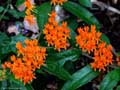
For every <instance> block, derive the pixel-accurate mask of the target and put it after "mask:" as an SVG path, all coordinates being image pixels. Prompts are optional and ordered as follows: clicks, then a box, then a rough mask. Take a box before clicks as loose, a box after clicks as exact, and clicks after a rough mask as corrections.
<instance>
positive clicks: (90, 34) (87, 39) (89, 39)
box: [76, 25, 101, 53]
mask: <svg viewBox="0 0 120 90" xmlns="http://www.w3.org/2000/svg"><path fill="white" fill-rule="evenodd" d="M78 34H79V35H77V36H76V43H77V45H79V46H80V48H82V51H84V52H88V53H90V52H91V51H94V50H95V49H96V45H97V44H98V42H99V40H100V36H101V33H100V32H96V28H95V26H94V25H91V28H90V31H89V27H88V26H85V27H84V28H78Z"/></svg>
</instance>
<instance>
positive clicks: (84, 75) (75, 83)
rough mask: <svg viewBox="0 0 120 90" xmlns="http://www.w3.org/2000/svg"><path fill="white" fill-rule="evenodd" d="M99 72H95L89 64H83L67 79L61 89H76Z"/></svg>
mask: <svg viewBox="0 0 120 90" xmlns="http://www.w3.org/2000/svg"><path fill="white" fill-rule="evenodd" d="M98 74H99V72H95V71H93V70H92V69H91V67H90V66H89V65H87V66H85V67H84V68H82V69H81V70H78V71H77V72H75V73H74V74H73V75H72V79H71V80H68V81H67V82H66V83H65V84H64V86H63V87H62V89H61V90H76V89H77V88H79V87H81V86H83V85H85V84H86V83H88V82H89V81H91V80H92V79H94V78H95V77H96V76H98Z"/></svg>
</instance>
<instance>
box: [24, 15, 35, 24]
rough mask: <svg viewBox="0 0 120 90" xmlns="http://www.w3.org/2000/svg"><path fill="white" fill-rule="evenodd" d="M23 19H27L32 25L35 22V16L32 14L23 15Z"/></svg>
mask: <svg viewBox="0 0 120 90" xmlns="http://www.w3.org/2000/svg"><path fill="white" fill-rule="evenodd" d="M25 20H26V21H28V22H29V24H30V25H33V24H34V23H35V17H34V16H33V15H27V16H25Z"/></svg>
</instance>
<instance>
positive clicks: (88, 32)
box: [76, 25, 113, 71]
mask: <svg viewBox="0 0 120 90" xmlns="http://www.w3.org/2000/svg"><path fill="white" fill-rule="evenodd" d="M78 34H79V35H78V36H76V43H77V45H79V46H80V48H81V49H82V51H83V52H88V53H89V54H90V53H91V52H93V53H94V57H93V59H94V62H92V63H91V67H92V68H93V69H94V70H96V69H99V71H101V70H103V71H104V70H105V67H106V66H108V65H109V64H112V57H113V55H112V52H111V51H112V47H111V45H106V43H105V42H101V41H100V37H101V33H100V32H96V27H95V26H94V25H91V28H89V27H88V26H85V27H84V28H78Z"/></svg>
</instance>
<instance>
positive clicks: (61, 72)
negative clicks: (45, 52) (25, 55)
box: [44, 62, 71, 80]
mask: <svg viewBox="0 0 120 90" xmlns="http://www.w3.org/2000/svg"><path fill="white" fill-rule="evenodd" d="M44 70H45V71H47V72H48V73H50V74H52V75H55V76H57V77H58V78H60V79H62V80H69V79H71V75H70V74H69V73H68V72H67V71H66V70H65V69H64V68H63V67H61V66H60V65H59V64H58V63H53V62H49V63H47V64H46V66H45V67H44Z"/></svg>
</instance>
